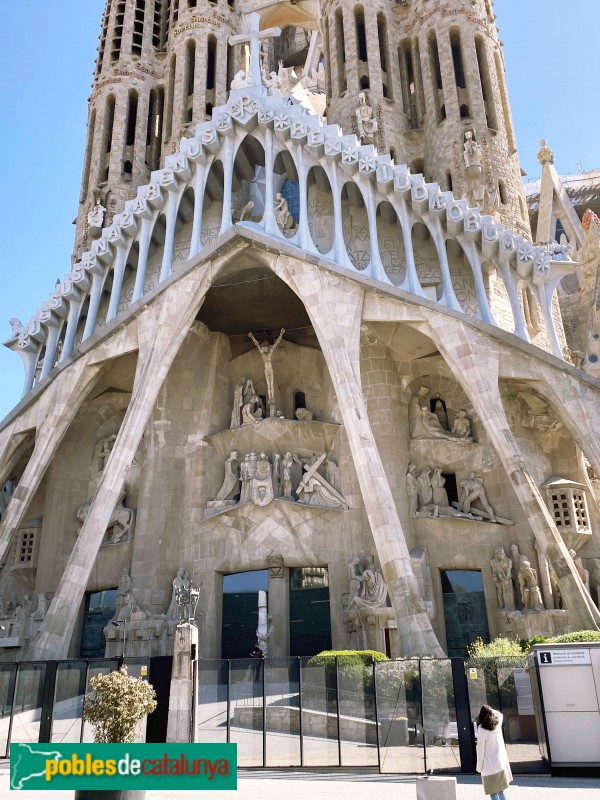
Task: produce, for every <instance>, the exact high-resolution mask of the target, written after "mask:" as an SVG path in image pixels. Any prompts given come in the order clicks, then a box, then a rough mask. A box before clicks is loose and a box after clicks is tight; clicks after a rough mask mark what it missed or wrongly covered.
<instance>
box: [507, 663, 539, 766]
mask: <svg viewBox="0 0 600 800" xmlns="http://www.w3.org/2000/svg"><path fill="white" fill-rule="evenodd" d="M496 674H497V680H498V693H499V696H500V703H499V705H498V706H497V708H499V710H500V711H501V712H502V714H503V715H504V720H503V724H502V732H503V734H504V741H505V742H506V749H507V751H508V757H509V759H510V763H511V768H514V772H515V774H518V773H521V774H530V773H536V772H537V773H544V772H548V765H547V763H545V762H544V761H543V760H542V758H541V755H540V748H539V740H538V735H537V728H536V724H535V715H534V711H533V695H532V691H531V681H530V678H529V670H528V668H527V657H526V656H524V657H523V658H522V659H510V661H507V660H506V659H499V660H498V661H497V662H496Z"/></svg>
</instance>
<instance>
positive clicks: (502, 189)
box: [498, 180, 508, 206]
mask: <svg viewBox="0 0 600 800" xmlns="http://www.w3.org/2000/svg"><path fill="white" fill-rule="evenodd" d="M498 194H499V195H500V202H501V203H502V205H503V206H506V205H508V192H507V191H506V184H505V183H504V181H502V180H500V181H498Z"/></svg>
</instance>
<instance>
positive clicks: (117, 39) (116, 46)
mask: <svg viewBox="0 0 600 800" xmlns="http://www.w3.org/2000/svg"><path fill="white" fill-rule="evenodd" d="M124 19H125V0H119V3H118V5H117V14H116V17H115V27H114V32H113V40H112V48H111V51H110V60H111V61H118V60H119V57H120V55H121V43H122V41H123V21H124Z"/></svg>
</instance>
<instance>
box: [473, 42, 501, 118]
mask: <svg viewBox="0 0 600 800" xmlns="http://www.w3.org/2000/svg"><path fill="white" fill-rule="evenodd" d="M475 53H476V55H477V67H478V69H479V80H480V82H481V93H482V95H483V104H484V106H485V116H486V120H487V126H488V128H490V129H491V130H494V131H495V130H496V129H497V127H498V122H497V120H496V106H495V103H494V94H493V91H492V85H491V82H490V70H489V64H488V60H487V53H486V49H485V43H484V41H483V39H481V38H480V37H477V38H476V39H475Z"/></svg>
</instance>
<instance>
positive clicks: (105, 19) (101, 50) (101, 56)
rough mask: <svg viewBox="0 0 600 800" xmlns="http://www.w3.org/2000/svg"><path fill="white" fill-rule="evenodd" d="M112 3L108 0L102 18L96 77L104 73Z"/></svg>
mask: <svg viewBox="0 0 600 800" xmlns="http://www.w3.org/2000/svg"><path fill="white" fill-rule="evenodd" d="M111 2H112V0H108V2H107V4H106V8H105V9H104V17H103V18H102V33H101V34H100V47H99V48H98V61H97V63H96V75H99V74H100V73H101V72H102V64H103V63H104V51H105V49H106V36H107V34H108V21H109V19H110V8H111Z"/></svg>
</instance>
